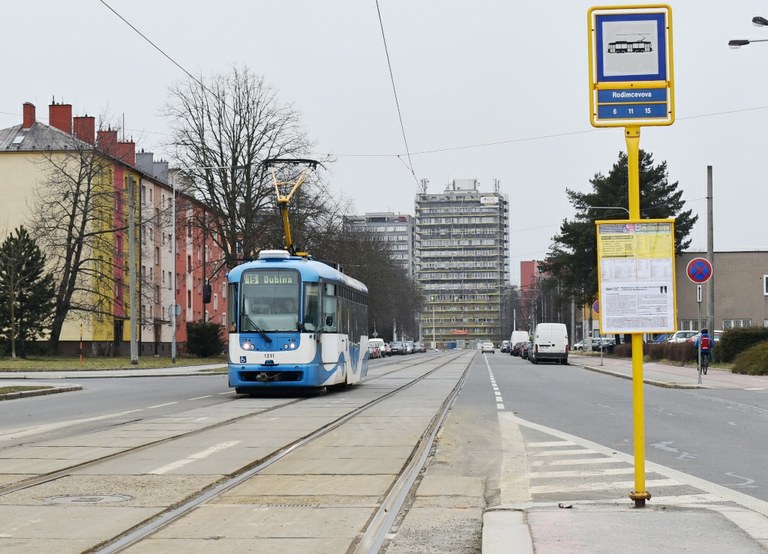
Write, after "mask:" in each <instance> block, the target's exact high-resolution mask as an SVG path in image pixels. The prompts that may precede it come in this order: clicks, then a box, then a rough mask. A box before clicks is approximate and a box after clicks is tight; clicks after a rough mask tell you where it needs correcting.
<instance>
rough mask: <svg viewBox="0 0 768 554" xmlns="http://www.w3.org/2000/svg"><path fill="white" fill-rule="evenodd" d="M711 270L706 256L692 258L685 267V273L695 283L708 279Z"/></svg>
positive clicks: (704, 281)
mask: <svg viewBox="0 0 768 554" xmlns="http://www.w3.org/2000/svg"><path fill="white" fill-rule="evenodd" d="M712 271H713V270H712V264H711V263H709V260H707V259H706V258H694V259H692V260H691V261H690V262H688V265H687V266H686V267H685V273H686V275H688V278H689V279H690V280H691V281H693V282H694V283H696V284H701V283H706V282H707V281H709V279H710V277H712Z"/></svg>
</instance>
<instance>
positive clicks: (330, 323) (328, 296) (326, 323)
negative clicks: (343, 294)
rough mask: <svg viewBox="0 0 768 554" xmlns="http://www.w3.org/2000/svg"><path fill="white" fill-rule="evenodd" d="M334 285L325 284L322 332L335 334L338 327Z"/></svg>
mask: <svg viewBox="0 0 768 554" xmlns="http://www.w3.org/2000/svg"><path fill="white" fill-rule="evenodd" d="M337 308H338V299H337V298H336V285H329V284H326V285H325V286H324V290H323V330H324V331H326V332H330V333H335V332H336V329H337V325H338V314H337V313H336V312H337Z"/></svg>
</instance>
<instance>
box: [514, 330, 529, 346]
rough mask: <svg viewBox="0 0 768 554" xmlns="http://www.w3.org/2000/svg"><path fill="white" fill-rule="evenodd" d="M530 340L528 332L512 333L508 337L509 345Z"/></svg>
mask: <svg viewBox="0 0 768 554" xmlns="http://www.w3.org/2000/svg"><path fill="white" fill-rule="evenodd" d="M529 340H531V337H530V335H529V334H528V331H512V335H511V336H510V337H509V344H511V345H515V344H517V343H518V342H528V341H529Z"/></svg>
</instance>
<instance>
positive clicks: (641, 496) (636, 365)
mask: <svg viewBox="0 0 768 554" xmlns="http://www.w3.org/2000/svg"><path fill="white" fill-rule="evenodd" d="M624 138H625V139H626V142H627V171H628V173H629V219H633V220H634V219H640V127H626V128H625V129H624ZM644 404H645V400H644V398H643V335H642V334H640V333H632V412H633V418H634V427H635V432H634V435H635V490H634V491H632V492H631V493H629V497H630V498H631V499H632V500H634V501H635V507H636V508H643V507H644V506H645V501H646V500H650V498H651V493H649V492H648V491H646V490H645V411H644Z"/></svg>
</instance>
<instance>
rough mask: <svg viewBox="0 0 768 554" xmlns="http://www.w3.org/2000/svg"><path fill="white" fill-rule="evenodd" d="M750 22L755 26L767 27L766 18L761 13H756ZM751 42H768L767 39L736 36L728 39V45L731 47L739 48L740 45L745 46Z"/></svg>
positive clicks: (767, 20) (767, 21)
mask: <svg viewBox="0 0 768 554" xmlns="http://www.w3.org/2000/svg"><path fill="white" fill-rule="evenodd" d="M752 24H753V25H755V26H756V27H768V19H766V18H764V17H763V16H761V15H756V16H755V17H753V18H752ZM753 42H768V39H764V38H761V39H753V40H750V39H746V38H736V39H731V40H729V41H728V46H730V47H731V48H741V47H742V46H747V45H749V44H751V43H753Z"/></svg>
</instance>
